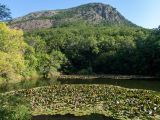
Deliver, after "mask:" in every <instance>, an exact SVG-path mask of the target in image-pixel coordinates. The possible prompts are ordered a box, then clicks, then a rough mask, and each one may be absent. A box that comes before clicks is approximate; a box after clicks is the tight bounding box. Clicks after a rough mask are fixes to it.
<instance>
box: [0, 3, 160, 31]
mask: <svg viewBox="0 0 160 120" xmlns="http://www.w3.org/2000/svg"><path fill="white" fill-rule="evenodd" d="M92 2H98V3H105V4H110V5H111V6H113V7H115V8H116V9H117V10H118V11H119V12H120V13H121V14H122V15H123V16H125V17H126V18H127V19H128V20H130V21H132V22H133V23H135V24H137V25H139V26H142V27H145V28H157V27H158V26H159V25H160V0H0V3H1V4H5V5H7V7H8V8H10V9H11V12H12V17H13V18H16V17H20V16H24V15H26V14H28V13H30V12H35V11H40V10H55V9H65V8H70V7H75V6H79V5H82V4H86V3H92Z"/></svg>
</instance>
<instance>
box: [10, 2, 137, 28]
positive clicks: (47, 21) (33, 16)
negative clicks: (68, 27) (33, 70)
mask: <svg viewBox="0 0 160 120" xmlns="http://www.w3.org/2000/svg"><path fill="white" fill-rule="evenodd" d="M77 21H83V22H85V23H87V24H88V23H89V24H102V23H103V24H107V25H112V24H114V25H130V26H134V24H133V23H132V22H130V21H129V20H127V19H126V18H125V17H124V16H123V15H121V13H119V12H118V11H117V10H116V8H113V7H112V6H110V5H107V4H102V3H89V4H85V5H81V6H78V7H74V8H69V9H62V10H46V11H39V12H33V13H30V14H28V15H26V16H23V17H19V18H16V19H14V20H12V21H11V22H10V23H9V25H10V27H11V28H19V29H23V30H32V29H41V28H51V27H56V26H59V25H63V24H66V23H74V22H77Z"/></svg>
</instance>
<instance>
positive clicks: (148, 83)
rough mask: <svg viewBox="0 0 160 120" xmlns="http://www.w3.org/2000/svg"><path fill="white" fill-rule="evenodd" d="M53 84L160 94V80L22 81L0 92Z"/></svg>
mask: <svg viewBox="0 0 160 120" xmlns="http://www.w3.org/2000/svg"><path fill="white" fill-rule="evenodd" d="M53 84H108V85H114V86H121V87H125V88H132V89H146V90H153V91H158V92H160V80H157V79H102V78H97V79H64V78H63V79H61V78H59V79H57V78H54V79H39V80H24V81H21V82H19V83H9V84H7V83H4V84H1V85H0V92H1V93H2V92H7V91H12V90H18V89H30V88H34V87H41V86H50V85H53Z"/></svg>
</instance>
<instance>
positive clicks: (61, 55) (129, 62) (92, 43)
mask: <svg viewBox="0 0 160 120" xmlns="http://www.w3.org/2000/svg"><path fill="white" fill-rule="evenodd" d="M159 52H160V30H159V28H157V29H154V30H148V29H144V28H140V27H127V26H109V27H106V26H93V25H86V24H81V25H78V24H77V25H76V24H71V25H70V26H69V25H67V26H61V27H57V28H51V29H43V30H35V31H31V32H25V33H24V35H23V32H22V31H19V30H13V29H9V28H8V27H7V26H6V25H5V24H4V23H1V24H0V79H1V80H10V79H22V78H25V79H26V78H29V77H30V76H32V77H33V76H42V77H46V78H47V77H52V76H54V75H55V73H56V74H57V73H63V74H95V73H96V74H137V75H159V74H160V72H159V63H160V54H159Z"/></svg>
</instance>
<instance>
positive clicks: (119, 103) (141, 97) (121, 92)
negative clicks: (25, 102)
mask: <svg viewBox="0 0 160 120" xmlns="http://www.w3.org/2000/svg"><path fill="white" fill-rule="evenodd" d="M4 95H6V96H12V95H14V96H20V97H23V98H27V99H30V104H31V106H32V112H33V115H41V114H52V115H53V114H61V115H65V114H74V115H75V116H83V115H89V114H92V113H97V114H103V115H105V116H110V117H113V118H117V119H158V118H157V117H159V116H160V96H159V95H158V94H156V92H153V91H147V90H137V89H134V90H133V89H126V88H121V87H114V86H109V85H53V86H48V87H40V88H34V89H29V90H20V91H15V92H9V93H5V94H4Z"/></svg>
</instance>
